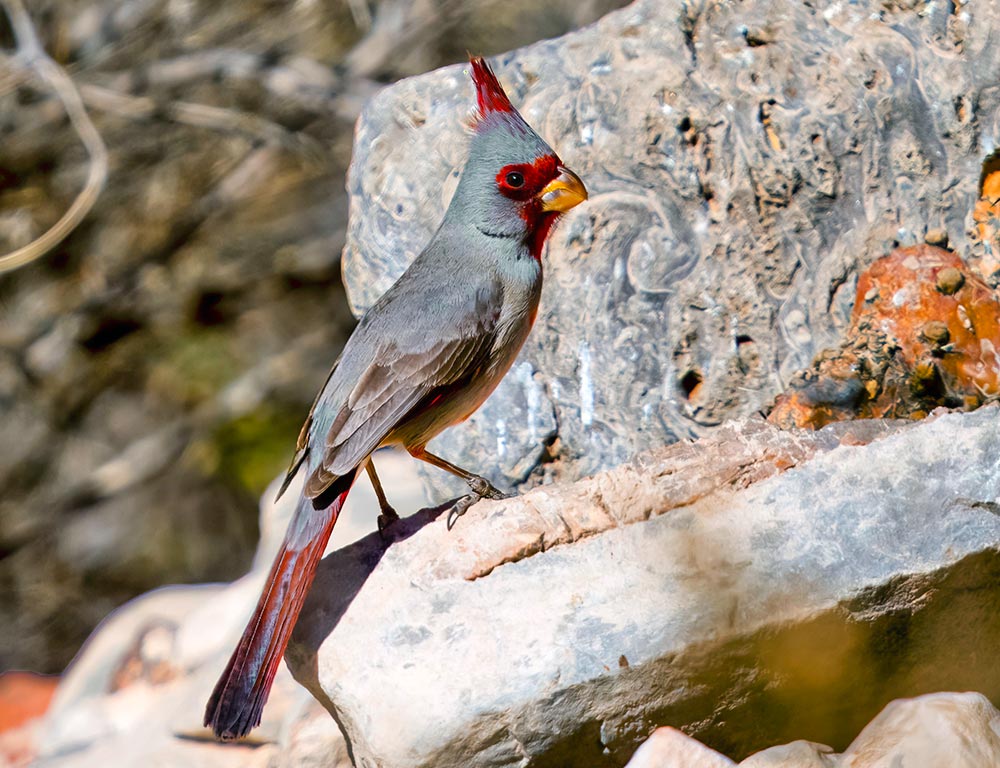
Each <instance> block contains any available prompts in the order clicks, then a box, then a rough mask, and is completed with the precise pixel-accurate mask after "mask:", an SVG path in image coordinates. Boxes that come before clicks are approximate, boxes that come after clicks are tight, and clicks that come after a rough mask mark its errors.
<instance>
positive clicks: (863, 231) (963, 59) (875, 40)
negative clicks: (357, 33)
mask: <svg viewBox="0 0 1000 768" xmlns="http://www.w3.org/2000/svg"><path fill="white" fill-rule="evenodd" d="M923 9H924V6H923V5H920V4H913V3H892V4H886V3H883V2H879V1H878V0H859V1H858V2H852V3H841V4H839V5H837V4H833V5H829V7H825V6H824V8H822V9H821V8H818V7H816V6H815V5H813V4H809V3H799V2H794V1H793V0H781V1H780V2H777V3H775V2H771V0H748V1H747V2H742V3H687V2H682V0H667V1H665V2H664V1H661V0H639V1H638V2H635V3H633V4H632V5H630V6H629V7H628V8H626V9H623V10H621V11H618V12H616V13H613V14H610V15H608V16H607V17H605V18H603V19H602V20H601V21H599V22H598V23H597V24H595V25H593V26H591V27H588V28H586V29H583V30H580V31H578V32H574V33H572V34H570V35H567V36H566V37H564V38H561V39H559V40H553V41H547V42H544V43H539V44H537V45H534V46H530V47H528V48H525V49H522V50H519V51H516V52H514V53H510V54H505V55H503V56H501V57H497V58H496V59H495V60H494V64H495V65H496V69H497V72H498V75H499V77H500V79H501V80H502V81H503V82H504V84H505V85H506V86H507V87H508V89H509V90H510V93H511V97H512V99H513V101H514V102H515V103H516V104H517V105H518V107H519V108H520V109H521V111H522V112H523V113H524V114H525V116H526V117H527V119H528V120H529V122H531V123H532V124H533V125H534V126H536V127H538V129H539V130H540V132H541V134H542V135H543V136H544V137H545V138H546V140H548V141H549V143H550V144H551V145H552V146H553V147H554V148H555V149H556V151H557V152H558V153H559V154H560V156H561V157H562V158H563V159H564V160H565V161H566V162H567V163H568V164H569V165H571V166H572V167H573V168H574V169H576V170H577V171H579V172H580V174H581V176H582V178H583V179H584V180H585V181H586V183H587V185H588V188H589V190H590V192H591V199H590V201H589V202H588V203H586V204H584V205H581V206H579V207H578V208H576V209H574V211H573V212H572V213H571V214H570V215H569V216H568V217H567V218H566V220H565V221H564V222H563V223H562V225H561V226H560V227H559V229H558V230H557V231H556V232H555V233H554V235H553V237H552V242H551V244H550V246H549V248H548V253H547V256H546V259H545V270H546V283H545V289H544V292H543V296H542V301H541V310H540V314H539V318H538V322H537V324H536V327H535V330H534V331H533V333H532V335H531V337H530V338H529V340H528V342H527V345H526V348H525V350H524V352H523V354H522V355H521V358H520V362H519V363H518V367H517V369H516V372H515V373H514V374H513V375H510V376H508V377H507V379H506V380H505V382H504V383H503V384H502V385H501V386H500V388H499V389H498V391H497V392H496V393H495V394H494V396H493V397H492V398H491V399H490V401H489V402H488V403H487V404H486V405H485V406H484V408H483V409H481V410H480V411H479V413H477V414H476V415H475V416H474V417H473V418H472V419H471V420H470V421H469V422H468V423H467V424H466V425H465V426H462V427H459V428H456V429H453V430H450V431H449V432H448V433H446V434H445V435H443V436H442V437H441V438H439V440H438V442H437V444H436V445H435V446H434V447H435V448H436V450H437V452H438V453H440V454H442V455H444V456H446V457H448V458H449V459H451V460H453V461H456V462H458V463H459V464H462V465H463V466H471V467H473V468H475V469H476V470H477V471H483V472H488V473H490V472H492V474H491V479H493V480H494V481H495V482H497V483H506V484H508V485H516V484H519V483H522V482H525V481H526V479H527V480H528V481H530V482H531V483H535V482H538V481H540V480H542V479H543V478H551V477H554V476H555V477H559V478H562V479H567V480H572V479H575V478H578V477H581V476H584V475H587V474H590V473H593V472H596V471H598V470H600V469H604V468H608V467H612V466H614V465H616V464H619V463H621V462H622V461H624V460H625V459H626V458H627V457H629V456H632V455H634V454H635V453H636V452H637V451H640V450H644V449H649V448H654V447H656V446H658V445H661V444H663V443H666V442H672V441H675V440H678V439H680V438H683V437H688V436H692V435H700V434H705V433H706V432H707V431H708V430H709V429H710V428H712V427H714V426H716V425H718V424H719V423H720V422H722V421H723V420H725V419H727V418H735V417H740V416H747V415H750V414H752V413H755V412H757V411H758V410H760V409H762V408H763V407H765V406H766V405H768V404H769V403H770V402H771V401H772V400H773V398H774V396H775V395H777V394H778V393H779V392H780V391H781V389H782V388H783V382H784V381H787V380H788V379H790V378H791V376H792V374H793V373H794V372H795V371H797V370H799V369H801V368H803V367H805V366H806V365H808V364H809V362H810V360H811V359H812V357H813V355H814V354H815V353H816V352H817V351H818V350H821V349H824V348H826V347H828V346H833V345H834V344H835V343H836V342H837V341H838V340H839V338H840V337H841V335H842V333H843V331H844V329H845V328H846V327H847V325H848V322H849V320H848V318H849V314H850V308H851V301H852V296H853V291H854V285H855V282H856V280H857V276H858V274H859V273H860V272H861V271H863V269H864V268H866V267H867V266H868V265H870V264H871V263H872V262H874V261H875V260H876V259H878V258H879V257H880V256H882V255H884V254H886V253H887V252H888V251H890V250H891V249H892V248H894V247H896V246H897V245H912V244H916V243H918V242H920V241H921V240H922V239H923V233H924V232H926V231H927V230H928V229H934V228H943V229H945V230H946V231H947V232H949V233H952V235H953V238H952V245H953V247H954V248H955V250H956V251H957V252H958V253H959V255H961V256H963V257H969V256H974V255H975V253H979V252H981V251H983V250H984V249H986V250H988V247H987V246H984V245H983V244H982V242H981V240H979V239H977V238H975V237H973V236H971V235H970V234H969V232H968V231H967V229H969V227H967V226H966V217H967V215H968V213H969V212H970V211H972V209H973V203H974V201H975V200H976V199H977V198H978V196H979V189H978V180H979V179H980V172H981V167H982V163H983V161H984V155H986V154H987V153H989V151H990V149H991V147H992V144H991V143H989V142H987V143H985V144H983V143H981V141H980V136H981V135H982V133H981V130H980V129H979V128H977V126H981V125H984V124H985V125H991V126H993V125H996V124H998V121H1000V95H998V92H997V91H996V89H995V87H994V86H995V83H996V80H997V77H1000V69H998V64H997V58H996V56H995V51H994V45H993V44H992V43H991V42H990V40H989V33H988V30H990V29H993V28H995V26H996V25H997V23H1000V6H996V5H989V4H980V5H977V4H966V5H963V6H962V9H961V13H960V14H957V15H949V14H948V13H946V12H945V6H940V7H939V6H937V5H935V6H934V7H933V8H932V7H931V6H927V10H926V12H925V10H923ZM928 40H931V41H934V43H933V44H924V43H923V42H922V41H928ZM469 99H470V87H469V84H468V82H467V78H466V77H465V76H463V74H462V71H461V68H460V67H457V66H456V67H452V68H450V69H445V70H442V71H439V72H435V73H432V74H429V75H426V76H422V77H417V78H412V79H408V80H404V81H402V82H400V83H397V84H396V85H394V86H393V87H391V88H389V89H386V90H385V91H383V92H381V93H380V94H379V95H378V96H376V97H375V98H374V99H373V100H372V101H371V102H370V103H369V104H368V106H367V107H366V109H365V110H364V112H363V114H362V117H361V120H360V122H359V124H358V129H357V141H356V144H355V153H354V156H353V159H352V164H351V169H350V173H349V186H348V191H349V193H350V206H351V218H350V225H349V230H348V234H347V244H346V248H345V252H344V270H345V281H346V283H347V287H348V294H349V297H350V299H351V303H352V306H353V307H354V309H355V311H356V312H358V311H360V310H362V309H364V308H365V307H367V306H370V305H371V304H372V303H373V301H374V300H375V299H376V298H377V297H378V296H379V295H380V294H381V293H382V292H383V291H384V290H385V289H386V288H387V287H388V286H389V284H390V283H391V282H392V280H393V279H395V278H396V276H398V275H399V274H400V273H401V272H402V270H403V269H404V267H405V266H406V264H407V263H408V262H409V261H410V260H411V259H412V258H413V257H415V256H416V254H417V253H418V252H419V251H420V249H421V247H422V246H423V245H424V244H425V243H426V242H427V240H428V239H429V237H430V235H431V234H432V232H433V231H434V228H435V227H436V226H437V224H438V222H439V221H440V219H441V216H442V214H443V211H444V209H445V206H446V204H447V202H448V199H449V196H450V194H451V190H452V189H453V188H454V185H455V180H456V179H455V177H456V174H457V173H458V171H459V169H460V168H461V167H462V164H463V162H464V159H465V145H466V140H465V138H464V135H463V127H462V125H461V122H460V121H459V120H458V119H457V118H456V116H458V115H461V114H463V113H465V112H466V111H467V110H468V105H469ZM498 464H499V469H494V468H495V467H497V465H498ZM430 479H431V481H432V482H433V483H435V484H436V485H439V486H443V485H445V483H444V482H443V481H439V480H438V478H437V475H434V476H430ZM448 487H452V488H456V489H457V487H454V486H448Z"/></svg>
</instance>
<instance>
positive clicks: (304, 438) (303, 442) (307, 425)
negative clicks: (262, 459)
mask: <svg viewBox="0 0 1000 768" xmlns="http://www.w3.org/2000/svg"><path fill="white" fill-rule="evenodd" d="M338 365H340V358H339V357H338V358H337V360H336V361H335V362H334V364H333V367H332V368H330V372H329V373H328V374H327V375H326V381H324V382H323V386H322V387H320V390H319V392H317V393H316V397H314V398H313V403H312V405H311V406H309V415H308V416H306V420H305V422H304V423H303V424H302V429H300V430H299V436H298V438H297V439H296V440H295V454H294V455H293V456H292V461H291V463H290V464H289V465H288V469H286V470H285V478H284V480H282V481H281V487H280V488H279V489H278V493H277V494H276V495H275V497H274V500H275V501H277V500H278V499H280V498H281V497H282V496H284V494H285V491H287V490H288V486H289V485H291V484H292V479H293V478H294V477H295V474H296V473H297V472H298V471H299V467H301V466H302V462H304V461H305V460H306V456H308V455H309V430H310V429H311V428H312V423H313V414H314V413H315V412H316V406H317V405H319V400H320V398H321V397H323V393H324V392H326V386H327V384H329V383H330V379H332V378H333V374H334V371H336V370H337V366H338Z"/></svg>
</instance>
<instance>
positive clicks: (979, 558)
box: [287, 408, 1000, 768]
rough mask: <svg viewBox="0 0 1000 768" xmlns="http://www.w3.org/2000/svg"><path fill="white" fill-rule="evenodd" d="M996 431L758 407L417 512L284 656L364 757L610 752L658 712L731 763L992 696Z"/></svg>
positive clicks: (321, 599) (998, 477) (997, 559)
mask: <svg viewBox="0 0 1000 768" xmlns="http://www.w3.org/2000/svg"><path fill="white" fill-rule="evenodd" d="M997 422H998V411H997V409H996V408H983V409H980V410H979V411H976V412H974V413H970V414H947V415H942V416H940V417H939V418H932V419H930V420H926V421H924V422H920V423H917V424H911V423H895V424H889V423H885V422H877V421H868V422H864V421H861V422H842V423H837V424H832V425H830V426H828V427H826V428H824V429H822V430H819V431H817V432H800V431H795V432H792V433H789V432H783V431H781V430H779V429H777V428H776V427H773V426H771V425H769V424H767V423H765V422H760V421H752V422H747V423H744V424H742V425H736V426H730V427H727V428H725V429H724V430H722V431H720V432H719V433H718V434H717V435H714V436H712V437H709V438H705V439H703V440H701V441H699V442H698V443H695V444H680V445H676V446H672V447H668V448H663V449H660V450H659V451H654V452H651V453H647V454H643V455H640V456H639V457H638V458H637V459H636V460H635V461H634V462H631V463H629V464H626V465H624V466H622V467H619V468H617V469H614V470H611V471H608V472H605V473H601V474H599V475H597V476H595V477H593V478H590V479H586V480H581V481H579V482H578V483H575V484H572V485H566V486H560V487H548V486H546V487H542V488H538V489H535V490H533V491H531V492H530V493H528V494H526V495H524V496H521V497H518V498H515V499H510V500H507V501H503V502H489V503H487V502H483V503H481V504H479V505H477V506H475V507H474V508H473V509H472V510H471V511H470V512H469V513H468V514H467V515H466V517H464V518H462V520H461V521H460V523H459V525H458V526H456V528H455V529H454V530H453V531H451V532H450V533H449V532H448V531H447V530H446V527H445V525H444V524H443V520H439V519H435V515H436V514H437V512H435V511H428V512H422V513H420V514H419V515H416V516H413V517H411V518H409V519H407V520H404V521H403V522H402V523H401V524H400V525H399V527H398V528H397V529H394V531H393V537H394V541H393V542H392V545H391V546H389V547H388V548H386V547H385V546H384V545H383V544H382V543H381V542H380V541H379V540H378V537H377V536H376V535H372V536H369V537H366V538H364V539H361V540H359V541H358V542H357V543H355V544H353V545H351V546H350V547H346V548H343V549H341V550H339V551H337V552H335V553H334V554H333V555H331V556H330V557H328V558H326V559H325V560H324V561H323V563H322V564H321V566H320V570H319V573H318V575H317V579H316V582H315V585H314V587H313V591H312V593H311V595H310V598H309V601H308V602H307V604H306V608H305V610H304V611H303V614H302V617H301V618H300V620H299V624H298V627H297V629H296V633H295V635H294V636H293V641H292V645H290V647H289V652H288V655H287V659H288V661H289V665H290V667H291V669H292V672H293V674H294V675H295V677H296V679H298V680H299V681H300V682H302V683H303V684H304V685H306V686H307V687H308V688H309V689H310V690H311V691H312V692H313V693H314V694H315V695H316V697H317V698H318V699H319V700H320V701H321V702H323V703H324V705H325V706H326V707H327V708H328V709H329V710H330V712H331V713H332V714H333V715H334V716H335V717H336V718H337V719H338V721H339V722H340V723H341V724H342V726H343V727H344V729H345V733H346V735H347V737H348V741H349V743H350V745H351V748H352V750H353V757H354V759H355V761H356V763H357V765H358V766H361V767H362V768H410V767H411V766H412V767H414V768H415V767H416V766H435V768H448V766H467V765H476V766H483V767H486V766H489V767H490V768H493V767H497V768H498V767H499V766H518V765H525V764H526V761H527V764H530V765H538V766H546V765H572V766H588V767H590V768H594V767H597V766H605V765H606V766H620V765H623V764H624V763H625V762H626V761H627V760H628V758H629V757H630V756H631V754H632V752H633V751H634V750H635V748H636V747H637V745H638V744H639V742H641V741H642V739H644V738H645V736H646V735H647V734H648V733H649V732H650V731H651V730H652V729H653V728H655V727H656V726H658V725H672V726H674V727H676V728H681V729H683V730H684V731H685V732H687V733H689V734H690V735H691V736H693V737H696V738H698V739H701V740H703V741H705V742H706V743H707V744H709V745H710V746H711V747H713V748H714V749H717V750H719V751H720V752H722V753H724V754H728V755H731V756H733V757H736V758H739V757H741V756H745V755H746V754H748V753H749V752H751V751H753V750H756V749H760V748H762V747H765V746H767V745H769V744H774V743H780V742H782V741H788V740H791V739H794V738H802V737H807V738H810V739H813V740H815V741H818V742H823V743H832V744H838V745H843V744H846V743H847V742H848V741H849V739H850V738H852V737H853V736H854V734H856V733H857V732H858V731H859V730H860V728H861V727H862V725H863V724H864V722H865V720H867V719H868V718H870V717H872V716H874V714H875V713H876V712H877V711H878V710H879V709H880V708H881V707H882V706H883V705H884V703H885V702H886V701H888V700H890V699H891V698H893V697H894V696H898V695H907V694H912V693H920V692H924V691H933V690H942V689H959V690H963V689H966V690H968V689H974V690H980V691H982V692H984V693H985V694H987V695H991V696H997V695H1000V672H998V671H997V669H996V667H995V665H994V664H993V663H992V660H991V658H986V657H988V656H990V654H985V655H984V654H983V653H982V649H983V648H989V647H992V644H993V643H995V642H1000V620H998V619H997V618H996V615H997V614H996V609H997V602H998V600H1000V587H998V586H997V585H998V584H1000V579H998V578H997V574H998V571H1000V554H998V552H997V549H998V547H1000V517H998V515H997V508H998V500H1000V473H998V472H997V471H996V460H997V459H996V457H997V456H998V455H1000V432H998V430H997ZM929 659H934V662H933V663H930V662H929V661H928V660H929ZM807 702H808V704H807Z"/></svg>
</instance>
